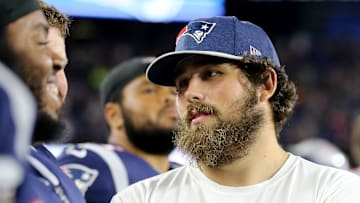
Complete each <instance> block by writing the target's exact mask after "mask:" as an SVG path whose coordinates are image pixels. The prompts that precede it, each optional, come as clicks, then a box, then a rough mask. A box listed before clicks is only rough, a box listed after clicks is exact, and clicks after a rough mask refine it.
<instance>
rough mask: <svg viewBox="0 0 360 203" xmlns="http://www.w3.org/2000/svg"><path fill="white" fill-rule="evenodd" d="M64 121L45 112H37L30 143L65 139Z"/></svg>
mask: <svg viewBox="0 0 360 203" xmlns="http://www.w3.org/2000/svg"><path fill="white" fill-rule="evenodd" d="M65 134H68V133H67V128H66V124H65V122H63V121H61V120H57V119H54V118H52V117H51V116H50V115H48V114H47V113H44V112H41V113H38V116H37V120H36V123H35V129H34V134H33V137H32V143H33V144H37V143H62V142H65V141H66V140H67V138H68V137H67V136H65Z"/></svg>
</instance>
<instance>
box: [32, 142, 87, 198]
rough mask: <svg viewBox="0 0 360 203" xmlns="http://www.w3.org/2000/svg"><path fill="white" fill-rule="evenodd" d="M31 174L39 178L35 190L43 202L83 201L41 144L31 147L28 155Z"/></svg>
mask: <svg viewBox="0 0 360 203" xmlns="http://www.w3.org/2000/svg"><path fill="white" fill-rule="evenodd" d="M28 161H29V163H30V166H31V169H30V171H31V174H34V176H35V177H36V178H37V179H38V180H40V182H41V183H42V184H38V186H37V190H38V191H39V192H40V193H42V194H46V195H42V198H43V199H44V200H45V201H44V202H51V203H67V202H69V203H85V202H86V201H85V198H84V196H83V195H82V194H81V192H80V191H79V189H78V188H77V187H76V186H75V184H74V182H73V181H72V180H71V179H70V178H69V177H68V176H67V175H66V174H65V173H64V172H63V171H62V170H61V169H60V167H59V165H57V160H56V159H55V157H54V156H53V155H52V154H51V153H50V152H49V151H48V150H47V149H46V147H45V146H43V145H38V146H36V148H32V150H31V155H30V156H29V157H28Z"/></svg>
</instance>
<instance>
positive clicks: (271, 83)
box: [260, 68, 277, 102]
mask: <svg viewBox="0 0 360 203" xmlns="http://www.w3.org/2000/svg"><path fill="white" fill-rule="evenodd" d="M267 72H268V76H267V79H266V81H265V83H264V84H263V85H262V88H261V94H260V102H263V101H265V100H269V99H270V98H271V97H272V96H273V95H274V93H275V91H276V88H277V74H276V72H275V70H274V69H273V68H268V71H267Z"/></svg>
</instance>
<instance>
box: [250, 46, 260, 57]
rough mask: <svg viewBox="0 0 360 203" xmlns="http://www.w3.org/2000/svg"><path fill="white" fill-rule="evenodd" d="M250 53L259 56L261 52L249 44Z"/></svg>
mask: <svg viewBox="0 0 360 203" xmlns="http://www.w3.org/2000/svg"><path fill="white" fill-rule="evenodd" d="M250 55H252V56H261V55H262V54H261V52H260V51H259V50H258V49H257V48H255V47H253V46H251V45H250Z"/></svg>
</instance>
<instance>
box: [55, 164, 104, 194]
mask: <svg viewBox="0 0 360 203" xmlns="http://www.w3.org/2000/svg"><path fill="white" fill-rule="evenodd" d="M60 168H61V169H62V171H63V172H64V173H65V174H66V175H67V176H68V177H70V179H72V180H73V181H74V183H75V185H76V186H77V187H78V188H79V190H80V191H81V192H82V194H83V195H85V193H86V192H87V190H88V188H89V187H90V186H91V185H92V184H93V183H94V181H95V179H96V178H97V177H98V175H99V171H97V170H95V169H91V168H88V167H86V166H84V165H81V164H67V165H63V166H61V167H60Z"/></svg>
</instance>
